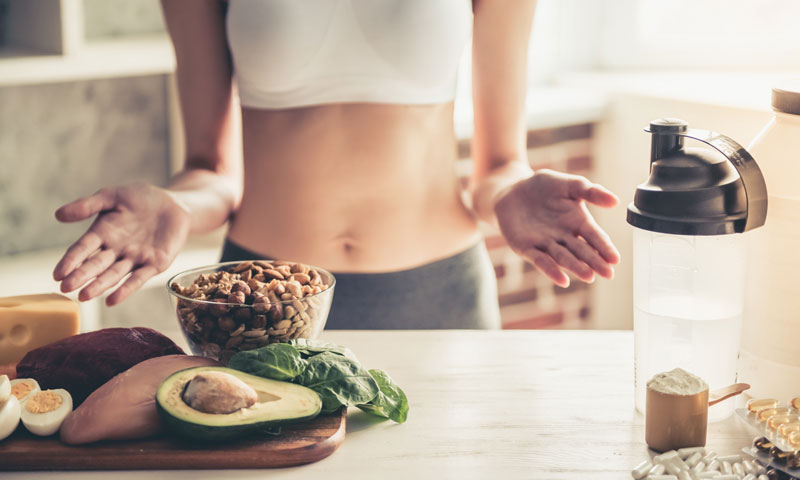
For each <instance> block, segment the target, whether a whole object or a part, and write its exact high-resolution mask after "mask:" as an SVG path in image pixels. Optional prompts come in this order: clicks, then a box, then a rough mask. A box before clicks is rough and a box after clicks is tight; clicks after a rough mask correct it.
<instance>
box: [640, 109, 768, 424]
mask: <svg viewBox="0 0 800 480" xmlns="http://www.w3.org/2000/svg"><path fill="white" fill-rule="evenodd" d="M645 130H646V131H647V132H648V133H650V134H652V143H651V151H650V177H649V178H648V179H647V181H646V182H645V183H642V184H641V185H639V186H638V188H637V189H636V193H635V196H634V201H633V203H631V204H630V205H629V207H628V214H627V220H628V223H630V224H631V225H633V226H634V227H635V228H634V229H633V232H634V233H633V235H634V242H633V257H634V258H633V272H634V287H633V303H634V317H633V318H634V327H633V329H634V352H635V353H634V356H635V359H634V362H635V363H634V365H635V390H636V408H637V410H639V411H640V412H642V413H644V411H645V398H646V385H647V381H648V379H650V378H651V377H652V376H653V375H654V374H656V373H659V372H665V371H669V370H672V369H674V368H676V367H680V368H683V369H684V370H687V371H689V372H692V373H694V374H695V375H698V376H699V377H701V378H703V379H704V380H705V381H706V382H707V383H708V386H709V388H710V389H712V390H714V389H717V388H721V387H724V386H727V385H729V384H731V383H734V382H735V379H736V358H737V355H738V351H739V343H740V330H741V322H742V309H743V301H742V298H743V294H744V285H745V268H746V263H745V251H746V246H745V239H744V238H743V236H742V235H739V234H740V233H742V232H745V231H748V230H751V229H754V228H756V227H759V226H761V225H763V224H764V219H765V218H766V214H767V191H766V184H765V183H764V178H763V176H762V175H761V171H760V170H759V168H758V165H757V164H756V162H755V160H754V159H753V157H752V156H751V155H750V154H749V153H748V152H747V151H746V150H745V149H744V148H742V147H741V146H740V145H739V144H738V143H736V142H734V141H733V140H731V139H730V138H728V137H725V136H724V135H720V134H718V133H715V132H710V131H705V130H695V129H689V127H688V124H687V123H686V122H684V121H682V120H677V119H659V120H654V121H653V122H651V123H650V127H649V128H647V129H645ZM686 138H691V139H694V140H697V141H700V142H703V143H705V144H707V145H709V146H711V147H713V150H712V149H707V148H691V147H685V146H684V140H685V139H686ZM732 410H733V405H732V403H731V402H726V403H722V404H719V405H717V406H714V407H712V408H711V409H710V410H709V419H710V420H719V419H722V418H725V417H726V416H728V415H729V414H730V413H731V412H732Z"/></svg>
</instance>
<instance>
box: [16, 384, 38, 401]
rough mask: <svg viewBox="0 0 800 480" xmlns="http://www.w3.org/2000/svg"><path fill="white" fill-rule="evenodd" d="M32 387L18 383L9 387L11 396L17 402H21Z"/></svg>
mask: <svg viewBox="0 0 800 480" xmlns="http://www.w3.org/2000/svg"><path fill="white" fill-rule="evenodd" d="M31 390H33V387H32V386H31V385H30V384H29V383H28V382H19V383H17V384H16V385H14V386H13V387H11V394H12V395H14V396H15V397H17V400H22V398H23V397H25V395H27V394H29V393H31Z"/></svg>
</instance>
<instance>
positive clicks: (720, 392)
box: [708, 383, 750, 407]
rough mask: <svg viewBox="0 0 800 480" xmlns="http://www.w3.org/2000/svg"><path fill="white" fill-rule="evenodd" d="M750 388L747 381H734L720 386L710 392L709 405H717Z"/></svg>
mask: <svg viewBox="0 0 800 480" xmlns="http://www.w3.org/2000/svg"><path fill="white" fill-rule="evenodd" d="M749 388H750V385H749V384H747V383H734V384H733V385H728V386H727V387H722V388H719V389H717V390H714V391H713V392H708V406H709V407H710V406H713V405H716V404H718V403H719V402H721V401H723V400H725V399H728V398H730V397H733V396H734V395H739V394H740V393H742V392H744V391H745V390H747V389H749Z"/></svg>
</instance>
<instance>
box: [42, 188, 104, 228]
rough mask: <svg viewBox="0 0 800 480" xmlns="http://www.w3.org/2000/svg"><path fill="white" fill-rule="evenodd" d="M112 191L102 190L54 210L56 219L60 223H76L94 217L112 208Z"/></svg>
mask: <svg viewBox="0 0 800 480" xmlns="http://www.w3.org/2000/svg"><path fill="white" fill-rule="evenodd" d="M114 197H115V195H114V191H113V190H112V189H108V188H104V189H102V190H99V191H98V192H97V193H95V194H94V195H89V196H88V197H83V198H79V199H77V200H75V201H73V202H70V203H68V204H66V205H64V206H62V207H61V208H59V209H58V210H56V219H58V221H60V222H78V221H81V220H86V219H87V218H89V217H91V216H93V215H96V214H98V213H100V212H102V211H103V210H111V209H112V208H114V204H115V202H114Z"/></svg>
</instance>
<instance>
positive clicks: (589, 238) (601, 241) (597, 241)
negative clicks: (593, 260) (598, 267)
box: [578, 217, 619, 265]
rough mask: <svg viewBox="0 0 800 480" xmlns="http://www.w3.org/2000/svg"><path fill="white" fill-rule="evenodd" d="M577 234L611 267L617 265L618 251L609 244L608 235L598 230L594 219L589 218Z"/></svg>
mask: <svg viewBox="0 0 800 480" xmlns="http://www.w3.org/2000/svg"><path fill="white" fill-rule="evenodd" d="M578 234H579V235H580V236H581V237H583V238H584V240H586V242H587V243H588V244H589V245H591V246H592V248H594V249H595V250H597V251H598V252H599V253H600V256H602V257H603V259H604V260H605V261H606V262H608V263H610V264H612V265H616V264H617V263H619V251H617V248H616V247H615V246H614V244H613V243H612V242H611V239H610V238H609V237H608V234H607V233H606V232H604V231H603V229H602V228H600V226H599V225H598V224H597V223H596V222H595V221H594V219H592V218H591V217H589V218H588V219H587V220H586V222H584V224H583V225H582V226H581V228H580V229H579V230H578Z"/></svg>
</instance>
